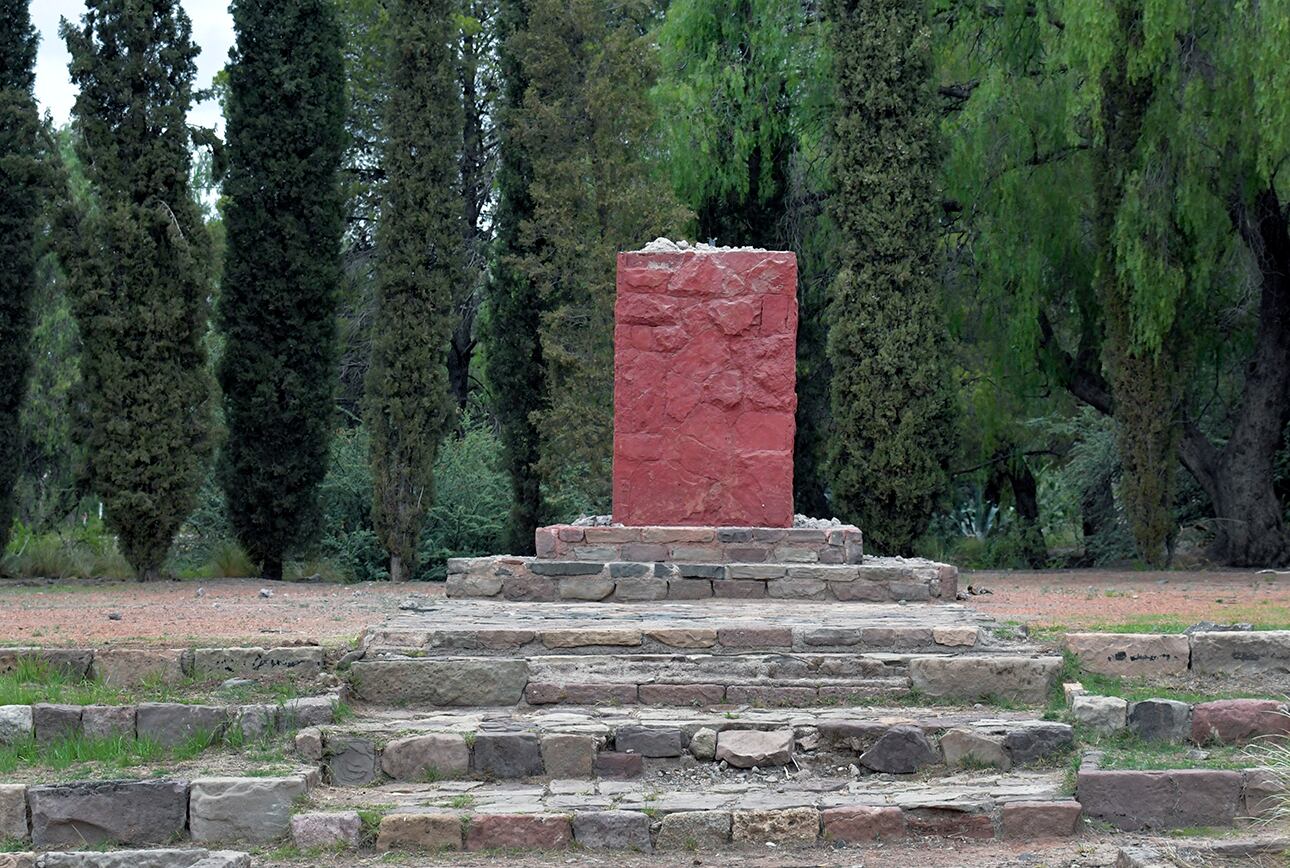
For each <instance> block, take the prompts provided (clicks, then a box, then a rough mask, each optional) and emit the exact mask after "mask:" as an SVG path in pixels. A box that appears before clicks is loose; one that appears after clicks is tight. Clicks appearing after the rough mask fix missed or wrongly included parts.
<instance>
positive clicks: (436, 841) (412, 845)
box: [376, 813, 462, 853]
mask: <svg viewBox="0 0 1290 868" xmlns="http://www.w3.org/2000/svg"><path fill="white" fill-rule="evenodd" d="M461 837H462V836H461V818H460V817H458V816H457V815H456V814H449V813H436V814H387V815H386V816H384V817H382V818H381V826H380V829H379V831H378V832H377V834H376V849H377V850H379V851H380V852H385V851H387V850H428V851H430V852H432V853H433V852H436V851H438V850H460V849H461Z"/></svg>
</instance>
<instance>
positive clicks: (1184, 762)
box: [1076, 727, 1254, 771]
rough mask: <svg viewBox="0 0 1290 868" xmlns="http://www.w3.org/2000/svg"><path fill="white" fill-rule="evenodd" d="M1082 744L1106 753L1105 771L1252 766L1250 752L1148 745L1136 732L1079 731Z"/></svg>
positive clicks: (1163, 743)
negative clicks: (1100, 732) (1103, 732)
mask: <svg viewBox="0 0 1290 868" xmlns="http://www.w3.org/2000/svg"><path fill="white" fill-rule="evenodd" d="M1076 736H1077V739H1078V740H1079V743H1080V744H1081V745H1083V746H1085V747H1089V748H1092V749H1095V750H1098V751H1101V752H1102V760H1101V768H1103V769H1107V770H1113V769H1124V770H1134V771H1155V770H1165V769H1245V768H1249V767H1250V766H1252V765H1253V764H1254V763H1252V762H1251V760H1250V756H1249V753H1248V751H1247V750H1246V749H1244V748H1241V747H1235V746H1226V747H1210V748H1206V749H1205V750H1203V751H1200V750H1197V749H1196V748H1195V747H1193V746H1192V745H1190V744H1176V743H1171V742H1159V741H1145V740H1143V739H1142V738H1141V737H1140V736H1139V735H1138V734H1137V733H1135V732H1133V731H1132V730H1123V731H1121V732H1117V733H1113V734H1110V735H1105V734H1098V733H1095V732H1092V731H1088V730H1085V729H1084V728H1083V727H1078V728H1077V731H1076Z"/></svg>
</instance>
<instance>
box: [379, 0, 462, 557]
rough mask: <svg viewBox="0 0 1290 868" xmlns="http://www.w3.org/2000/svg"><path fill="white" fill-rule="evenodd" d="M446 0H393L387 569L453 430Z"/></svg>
mask: <svg viewBox="0 0 1290 868" xmlns="http://www.w3.org/2000/svg"><path fill="white" fill-rule="evenodd" d="M454 8H455V7H454V4H453V3H451V2H448V0H437V2H434V3H425V2H406V0H394V4H393V14H394V17H395V19H396V20H397V21H399V29H398V33H397V36H396V37H395V40H396V41H395V45H394V52H393V67H392V70H391V74H390V81H391V85H392V87H391V89H390V93H389V97H388V102H387V115H386V118H385V129H386V131H387V132H388V136H389V139H388V141H387V143H386V146H385V174H386V188H385V203H384V212H385V213H384V215H383V217H382V221H381V229H380V233H379V235H378V239H379V258H378V264H377V273H378V275H379V296H378V304H377V314H376V329H375V332H374V335H373V340H372V361H371V366H370V367H369V369H368V387H367V423H368V431H369V435H370V437H371V444H372V468H373V474H372V475H373V482H374V485H373V514H372V518H373V523H374V524H375V526H376V530H377V533H378V534H379V536H380V538H381V542H382V543H383V545H384V546H385V548H386V550H387V551H388V552H389V554H390V577H391V579H393V580H395V581H401V580H406V579H407V578H409V577H410V575H411V574H412V573H413V572H414V571H415V569H416V566H417V551H418V546H419V542H420V536H421V527H422V523H423V520H424V517H425V514H426V511H427V510H428V509H429V508H430V506H431V504H432V503H433V499H434V488H433V476H432V473H433V469H434V461H435V456H436V454H437V452H438V450H439V443H440V441H441V440H442V439H443V437H444V435H445V434H446V433H447V432H448V430H449V428H450V427H451V426H452V419H453V413H452V404H451V401H450V397H449V389H448V369H447V355H448V342H449V338H450V336H451V332H452V328H453V324H454V319H455V318H454V311H453V297H454V295H455V293H456V291H457V290H458V287H459V286H460V285H461V283H462V280H463V277H464V273H463V268H462V259H463V257H462V247H463V246H464V243H465V236H464V233H463V221H462V216H463V214H462V207H461V202H462V199H461V177H460V172H459V167H458V155H459V154H460V153H461V149H462V120H461V119H462V109H461V93H460V90H459V88H458V81H457V63H456V51H455V46H456V36H457V27H456V22H455V20H454V17H453V15H452V11H453V9H454Z"/></svg>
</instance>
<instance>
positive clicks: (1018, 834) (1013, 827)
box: [1003, 799, 1080, 841]
mask: <svg viewBox="0 0 1290 868" xmlns="http://www.w3.org/2000/svg"><path fill="white" fill-rule="evenodd" d="M1079 816H1080V804H1079V802H1077V801H1075V800H1073V799H1068V800H1065V801H1060V802H1009V803H1008V804H1006V805H1004V806H1003V837H1005V838H1008V839H1010V840H1014V841H1030V840H1034V839H1036V838H1069V837H1070V836H1071V835H1074V834H1075V829H1076V827H1077V826H1078V825H1079Z"/></svg>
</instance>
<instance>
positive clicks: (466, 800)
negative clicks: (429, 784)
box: [448, 793, 475, 810]
mask: <svg viewBox="0 0 1290 868" xmlns="http://www.w3.org/2000/svg"><path fill="white" fill-rule="evenodd" d="M448 807H450V808H458V809H461V810H466V809H468V808H473V807H475V797H474V796H472V795H471V794H470V793H461V794H460V795H456V796H453V797H452V798H451V799H449V800H448Z"/></svg>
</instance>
